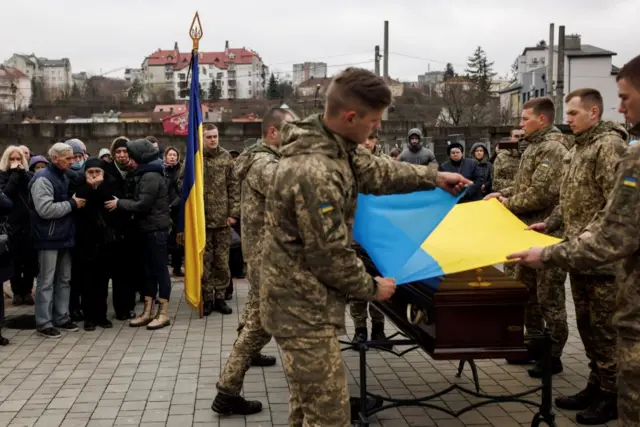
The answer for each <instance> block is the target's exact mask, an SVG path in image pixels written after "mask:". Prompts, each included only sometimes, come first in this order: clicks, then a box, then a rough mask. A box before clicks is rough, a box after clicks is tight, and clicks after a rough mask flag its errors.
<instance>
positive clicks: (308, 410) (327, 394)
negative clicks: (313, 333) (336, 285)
mask: <svg viewBox="0 0 640 427" xmlns="http://www.w3.org/2000/svg"><path fill="white" fill-rule="evenodd" d="M276 342H277V343H278V345H279V346H280V348H281V349H282V360H283V365H284V369H285V374H286V376H287V381H288V382H289V388H290V394H289V426H290V427H302V426H304V427H316V426H318V427H319V426H323V427H324V426H327V427H329V426H331V427H351V407H350V405H349V390H348V387H347V377H346V374H345V371H344V365H343V363H342V355H341V352H340V343H339V342H338V335H337V332H336V334H335V335H333V336H331V337H292V338H276Z"/></svg>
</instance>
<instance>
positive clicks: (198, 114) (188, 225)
mask: <svg viewBox="0 0 640 427" xmlns="http://www.w3.org/2000/svg"><path fill="white" fill-rule="evenodd" d="M198 81H199V76H198V54H197V51H195V50H194V53H193V54H192V57H191V89H190V91H189V133H188V136H187V156H186V158H185V160H184V176H183V181H182V206H181V210H180V212H181V214H180V221H179V224H178V232H179V233H180V232H183V233H184V270H185V272H184V296H185V299H186V300H187V302H188V303H189V304H190V305H191V306H193V307H194V308H199V307H200V304H201V302H202V287H201V280H202V271H203V267H202V258H203V256H204V247H205V241H206V237H205V220H204V182H203V181H204V169H203V163H204V161H203V155H202V149H203V141H204V138H203V134H202V110H201V107H200V91H199V84H198Z"/></svg>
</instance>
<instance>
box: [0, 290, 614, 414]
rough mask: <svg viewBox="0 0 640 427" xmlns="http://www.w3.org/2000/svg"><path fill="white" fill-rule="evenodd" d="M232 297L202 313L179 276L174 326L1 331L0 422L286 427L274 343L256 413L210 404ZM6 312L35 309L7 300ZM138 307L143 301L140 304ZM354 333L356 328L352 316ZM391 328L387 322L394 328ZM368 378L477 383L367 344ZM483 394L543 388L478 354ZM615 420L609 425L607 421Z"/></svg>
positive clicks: (396, 386)
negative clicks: (225, 412)
mask: <svg viewBox="0 0 640 427" xmlns="http://www.w3.org/2000/svg"><path fill="white" fill-rule="evenodd" d="M237 283H238V286H237V288H236V289H237V291H236V295H234V299H233V300H232V301H231V303H232V306H233V308H234V313H233V314H232V315H229V316H224V317H223V316H221V315H219V314H217V313H216V314H212V315H211V316H209V317H208V318H205V319H199V318H198V315H197V314H196V313H195V312H193V311H192V310H191V309H190V308H189V307H188V306H187V305H186V303H185V302H184V298H183V297H182V290H183V283H182V282H181V281H176V280H175V279H174V286H173V296H174V301H177V300H178V296H180V299H179V303H178V304H176V303H175V302H172V303H171V305H170V313H171V317H172V324H171V327H169V328H165V329H162V330H159V331H154V332H151V331H147V330H146V329H144V328H141V329H136V328H130V327H128V326H127V325H126V324H125V322H119V321H116V320H114V328H113V329H107V330H102V329H100V328H98V330H96V331H94V332H84V331H83V330H82V329H81V330H80V331H79V332H75V333H63V334H64V335H63V337H62V339H59V340H46V339H44V338H41V337H39V336H38V335H37V334H36V333H35V332H34V331H32V330H27V331H18V330H11V329H5V330H3V334H4V335H5V336H6V337H8V338H9V339H11V345H10V346H8V347H0V427H5V426H11V427H32V426H35V427H59V426H62V427H112V426H143V427H187V426H190V425H191V426H202V427H204V426H207V427H212V426H215V427H272V426H273V427H275V426H286V425H287V414H288V399H289V389H288V386H287V381H286V379H285V376H284V372H283V370H282V364H281V359H280V354H279V352H278V348H277V346H276V345H275V343H274V342H273V341H272V342H271V343H269V345H268V346H267V347H266V348H265V350H264V353H266V354H270V355H277V356H278V364H277V365H276V366H275V367H270V368H251V369H250V370H249V373H248V374H247V377H246V381H245V387H244V395H245V396H246V397H247V398H251V399H258V400H260V401H262V403H263V405H264V408H265V409H264V410H263V412H262V413H260V414H257V415H253V416H248V417H225V418H219V417H218V416H217V415H216V414H215V413H213V412H212V411H211V409H210V405H211V400H212V399H213V397H214V395H215V392H216V391H215V383H216V381H217V379H218V376H219V374H220V371H221V369H222V367H223V364H224V362H225V360H226V359H227V357H228V355H229V352H230V350H231V347H232V345H233V342H234V340H235V338H236V327H237V324H238V315H239V311H240V309H241V308H242V306H243V304H244V301H245V299H246V296H247V285H246V282H245V281H244V280H243V281H237ZM570 295H571V292H570V290H569V289H567V297H568V298H569V299H568V301H567V309H568V311H569V316H570V324H571V328H570V337H569V342H568V343H567V346H566V348H565V354H564V357H563V362H564V367H565V371H564V373H563V374H561V375H557V376H555V377H554V389H555V394H564V393H573V392H576V391H578V390H579V389H581V388H582V387H583V386H584V385H585V383H586V376H587V374H588V370H587V361H586V357H585V355H584V351H583V348H582V344H581V342H580V339H579V336H578V332H577V330H576V327H575V325H576V323H575V312H574V308H573V303H572V301H570ZM6 304H7V316H8V317H11V316H15V315H18V314H24V313H28V312H29V311H30V310H31V311H32V308H25V307H18V308H16V307H12V306H11V305H10V301H6ZM140 307H141V306H138V307H137V308H138V311H139V310H140ZM347 321H348V323H349V333H352V332H353V325H352V324H351V321H350V319H349V316H347ZM393 329H394V328H393V327H392V326H388V327H387V331H388V332H391V330H393ZM344 360H345V363H346V366H347V368H348V374H349V381H350V390H351V393H352V395H354V396H356V395H357V393H358V385H357V378H358V376H359V365H358V357H357V354H356V353H355V352H353V351H347V352H345V353H344ZM368 360H369V363H368V365H369V369H368V375H369V376H368V384H369V388H370V390H371V391H372V392H376V393H379V394H381V395H390V396H393V397H396V398H413V397H419V396H424V395H428V394H430V393H433V392H434V391H438V390H441V389H443V388H446V387H447V386H449V384H450V383H460V384H464V385H467V386H470V387H471V385H472V381H471V380H470V375H471V374H470V370H469V369H468V368H467V369H465V372H464V373H463V377H462V378H460V379H457V378H455V373H456V367H457V363H455V362H447V361H445V362H442V361H440V362H436V361H433V360H431V359H430V358H429V357H428V356H427V355H426V354H425V353H424V352H422V351H415V352H412V353H409V354H407V355H405V356H404V357H402V358H398V357H395V356H394V355H391V354H388V353H383V352H378V351H375V350H374V351H370V352H369V356H368ZM477 366H478V370H479V377H480V385H481V387H482V390H483V391H484V392H486V393H491V394H503V393H515V392H519V391H523V390H525V389H527V388H532V387H534V386H536V385H537V384H539V382H538V381H536V380H533V379H531V378H529V376H528V375H527V373H526V369H527V367H523V366H511V365H507V364H506V363H505V362H504V361H503V360H485V361H477ZM477 400H478V399H475V398H468V397H465V396H463V395H462V394H460V393H458V392H454V393H451V394H449V395H446V396H442V398H441V399H438V400H437V401H436V402H435V403H437V404H438V405H444V406H446V407H448V408H450V409H451V410H457V409H460V408H462V407H464V406H466V405H468V404H469V403H471V402H475V401H477ZM533 414H534V412H533V409H530V408H528V407H526V406H524V405H522V404H517V403H508V404H494V405H490V406H486V407H482V408H480V409H478V410H474V411H471V412H468V413H466V414H464V415H462V416H461V417H460V418H459V419H455V418H453V417H450V416H448V415H446V414H444V413H442V412H438V411H436V410H433V409H422V408H402V409H390V410H386V411H384V412H381V413H379V414H378V415H377V416H376V417H375V418H374V419H373V420H372V424H371V425H372V426H393V427H402V426H438V427H455V426H467V425H473V426H480V425H485V426H491V425H493V426H499V427H510V426H529V425H530V423H531V419H532V417H533ZM556 414H557V424H558V427H567V426H574V425H576V424H575V423H574V422H573V421H572V420H573V419H574V418H575V414H574V413H571V412H564V411H558V410H556ZM608 425H609V426H615V422H613V423H610V424H608Z"/></svg>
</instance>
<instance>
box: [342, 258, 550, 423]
mask: <svg viewBox="0 0 640 427" xmlns="http://www.w3.org/2000/svg"><path fill="white" fill-rule="evenodd" d="M527 299H528V291H527V289H526V288H525V286H524V285H522V284H521V283H519V282H516V281H514V280H512V279H510V278H508V277H507V276H506V275H505V274H504V273H502V272H501V271H500V270H498V269H497V268H495V267H487V268H484V269H478V270H474V271H466V272H462V273H456V274H451V275H449V276H445V277H444V278H442V281H441V282H440V283H439V284H434V282H433V281H431V282H430V281H425V282H416V283H411V284H407V285H401V286H398V288H397V289H396V292H395V294H394V296H393V297H392V298H391V299H390V300H389V301H384V302H375V303H373V304H374V305H375V306H376V308H378V309H379V310H380V311H381V312H383V313H384V315H385V316H386V317H387V318H388V319H389V320H391V321H392V322H393V323H394V324H395V325H396V327H397V328H398V329H399V330H400V331H402V332H399V333H397V334H394V335H392V336H390V337H389V338H388V339H387V340H386V341H367V342H364V343H352V342H345V341H343V342H342V344H346V345H347V347H346V348H343V350H347V349H353V350H356V351H358V352H359V356H360V397H359V399H357V402H358V406H359V410H358V412H359V417H358V418H359V422H358V424H359V425H360V426H368V425H369V421H368V417H369V416H371V415H373V414H375V413H377V412H380V411H383V410H385V409H389V408H397V407H401V406H422V407H426V408H431V409H436V410H439V411H442V412H445V413H448V414H449V415H451V416H454V417H459V416H460V415H462V414H464V413H465V412H468V411H470V410H473V409H476V408H478V407H481V406H484V405H488V404H491V403H499V402H520V403H524V404H526V405H530V406H535V407H538V408H539V411H538V413H537V414H536V415H535V416H534V418H533V420H532V422H531V425H532V427H536V426H539V425H540V423H541V422H544V423H546V424H547V425H549V426H554V427H555V425H556V424H555V416H554V414H553V412H552V385H551V339H550V338H549V337H548V336H541V337H536V338H535V339H534V340H533V341H532V343H530V346H531V345H533V346H534V347H536V349H537V350H538V351H539V353H540V354H541V355H542V357H543V362H545V363H544V364H545V365H546V366H545V369H544V370H545V374H544V376H543V378H542V384H541V385H540V386H539V387H536V388H534V389H531V390H528V391H526V392H523V393H519V394H517V395H510V396H509V395H508V396H490V395H486V394H483V393H481V392H480V385H479V382H478V376H477V370H476V368H475V363H474V360H475V359H516V360H517V359H528V358H529V349H528V348H527V346H526V345H525V341H524V326H523V325H524V307H525V304H526V302H527ZM399 336H400V338H399V339H397V338H396V337H399ZM390 345H393V346H394V347H398V346H410V348H409V349H408V350H405V351H403V352H396V351H393V350H388V349H386V348H385V346H386V347H387V348H388V346H390ZM419 347H420V348H422V349H423V350H424V351H425V352H426V353H428V354H429V355H430V357H432V358H433V359H434V360H459V361H460V365H459V369H458V374H457V376H458V377H459V376H460V375H461V373H462V370H463V367H464V365H465V363H469V365H470V366H471V370H472V373H473V379H474V382H475V385H476V387H475V391H474V390H470V389H467V388H465V387H462V386H459V385H458V384H453V385H451V386H450V387H448V388H446V389H445V390H442V391H439V392H437V393H435V394H432V395H430V396H425V397H423V398H420V399H411V400H401V399H393V398H387V397H383V396H379V395H376V394H373V393H370V392H368V391H367V378H366V371H367V370H366V366H367V361H366V357H367V351H368V350H369V349H371V348H375V349H378V350H382V351H389V352H391V353H393V354H395V355H397V356H403V355H404V354H406V353H408V352H409V351H412V350H415V349H417V348H419ZM454 390H458V391H460V392H462V393H464V394H468V395H471V396H475V397H478V398H481V399H484V400H483V401H481V402H479V403H475V404H473V405H469V406H468V407H465V408H463V409H460V410H458V411H451V410H450V409H448V408H445V407H442V406H438V405H434V404H431V403H429V401H430V400H433V399H437V398H439V397H441V396H443V395H445V394H447V393H449V392H451V391H454ZM538 391H541V395H542V399H541V402H540V403H536V402H533V401H531V400H527V399H526V396H529V395H532V394H534V393H536V392H538ZM372 400H373V402H374V404H372ZM375 403H377V404H375Z"/></svg>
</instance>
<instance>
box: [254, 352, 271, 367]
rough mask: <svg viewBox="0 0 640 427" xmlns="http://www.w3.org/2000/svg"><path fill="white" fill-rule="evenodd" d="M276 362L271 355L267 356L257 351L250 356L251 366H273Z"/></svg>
mask: <svg viewBox="0 0 640 427" xmlns="http://www.w3.org/2000/svg"><path fill="white" fill-rule="evenodd" d="M275 364H276V358H275V357H273V356H267V355H266V354H262V353H258V354H256V355H255V356H253V357H252V358H251V366H262V367H266V366H274V365H275Z"/></svg>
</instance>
